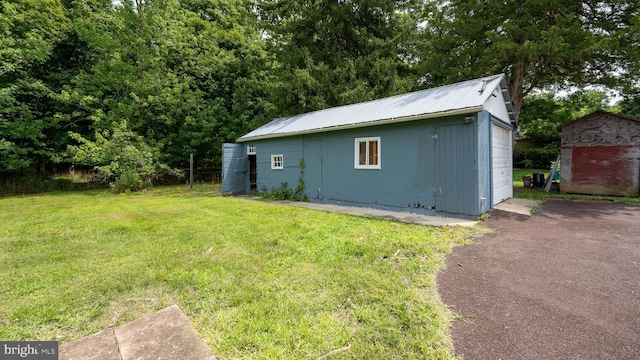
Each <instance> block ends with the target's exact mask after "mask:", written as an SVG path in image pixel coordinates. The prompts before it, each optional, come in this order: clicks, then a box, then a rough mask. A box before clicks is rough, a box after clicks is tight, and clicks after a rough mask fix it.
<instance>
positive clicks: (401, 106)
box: [238, 74, 516, 142]
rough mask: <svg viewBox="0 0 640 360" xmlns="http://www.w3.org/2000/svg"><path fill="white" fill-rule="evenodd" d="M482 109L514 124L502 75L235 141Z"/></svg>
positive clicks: (292, 119)
mask: <svg viewBox="0 0 640 360" xmlns="http://www.w3.org/2000/svg"><path fill="white" fill-rule="evenodd" d="M483 110H487V111H489V112H490V113H492V115H494V116H495V117H497V118H498V119H500V120H502V121H504V122H505V123H511V124H514V125H515V124H516V117H515V114H514V112H513V106H512V104H511V97H510V95H509V90H508V87H507V82H506V80H505V76H504V74H499V75H493V76H489V77H484V78H479V79H474V80H469V81H464V82H460V83H456V84H452V85H446V86H440V87H437V88H433V89H427V90H422V91H416V92H412V93H408V94H402V95H396V96H392V97H388V98H384V99H379V100H373V101H367V102H363V103H358V104H352V105H345V106H339V107H334V108H329V109H324V110H319V111H314V112H310V113H306V114H300V115H294V116H289V117H283V118H278V119H275V120H273V121H271V122H269V123H267V124H265V125H263V126H261V127H259V128H257V129H256V130H254V131H252V132H250V133H248V134H246V135H244V136H242V137H240V138H239V139H238V141H239V142H245V141H251V140H259V139H268V138H276V137H283V136H291V135H300V134H310V133H318V132H325V131H331V130H341V129H349V128H356V127H365V126H371V125H381V124H388V123H395V122H404V121H411V120H420V119H428V118H434V117H441V116H447V115H457V114H468V113H474V112H479V111H483Z"/></svg>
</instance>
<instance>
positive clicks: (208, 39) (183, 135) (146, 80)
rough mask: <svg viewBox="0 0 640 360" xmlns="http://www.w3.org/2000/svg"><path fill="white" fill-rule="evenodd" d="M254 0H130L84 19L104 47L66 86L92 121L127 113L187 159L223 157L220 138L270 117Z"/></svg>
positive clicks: (149, 136)
mask: <svg viewBox="0 0 640 360" xmlns="http://www.w3.org/2000/svg"><path fill="white" fill-rule="evenodd" d="M250 5H251V2H250V1H238V2H224V1H218V0H190V1H178V0H157V1H146V2H136V3H135V4H134V3H133V2H132V1H123V2H122V5H121V6H119V7H117V8H116V9H115V10H114V11H105V12H103V13H96V14H93V16H89V17H86V18H84V19H82V21H83V23H82V24H79V25H78V28H79V29H80V30H79V33H80V37H81V39H83V40H84V41H86V42H87V43H88V44H90V46H91V47H93V48H94V49H95V51H96V57H97V61H96V63H95V65H94V66H92V68H91V70H90V71H88V72H86V73H84V74H82V75H80V76H78V77H77V78H76V79H74V86H72V87H69V88H68V89H67V90H66V91H67V92H68V94H69V98H71V99H83V101H84V103H85V104H87V106H88V107H89V108H90V109H91V114H90V117H91V119H92V121H93V124H92V126H93V127H94V128H96V129H110V128H112V127H113V126H114V124H118V123H119V122H121V121H122V120H123V119H125V120H127V122H128V126H129V128H130V130H131V131H134V132H136V133H137V134H140V135H141V136H143V137H144V139H145V141H146V142H147V143H148V144H149V145H150V146H152V147H154V148H158V149H160V150H161V154H162V155H161V157H162V158H161V160H162V161H163V162H167V163H170V164H175V165H179V164H180V163H181V162H182V163H184V162H186V160H187V159H188V158H189V154H190V153H194V154H195V155H196V158H200V159H202V160H203V161H205V162H217V161H219V158H220V152H221V143H222V142H225V141H235V139H237V138H238V137H239V136H241V135H242V134H243V133H244V132H246V131H248V129H249V128H250V127H251V126H252V124H253V122H254V121H257V122H263V121H264V120H261V119H262V117H264V116H267V115H266V114H267V113H268V108H269V104H268V102H265V101H264V100H263V99H264V98H265V97H266V96H265V95H264V94H263V92H264V90H263V87H264V84H265V83H266V80H265V77H266V75H265V69H266V68H267V67H268V66H269V62H268V61H266V54H265V52H264V49H263V48H262V46H261V41H260V38H259V33H258V31H257V29H256V27H255V20H254V21H253V23H252V20H251V16H252V15H251V14H252V13H251V12H250Z"/></svg>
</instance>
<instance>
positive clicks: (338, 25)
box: [258, 0, 421, 115]
mask: <svg viewBox="0 0 640 360" xmlns="http://www.w3.org/2000/svg"><path fill="white" fill-rule="evenodd" d="M420 3H421V2H419V1H413V0H410V1H407V0H404V1H393V0H345V1H335V0H331V1H330V0H310V1H298V0H277V1H276V0H263V1H260V2H258V13H259V15H260V19H261V26H263V28H264V31H265V37H266V38H267V39H268V40H269V41H270V45H271V48H270V49H271V52H272V53H273V54H275V58H276V69H275V74H276V77H277V79H276V81H275V82H274V94H275V102H276V103H277V105H278V108H279V113H280V114H281V115H288V114H295V113H303V112H308V111H312V110H318V109H323V108H327V107H332V106H338V105H344V104H351V103H356V102H361V101H365V100H371V99H375V98H380V97H385V96H389V95H394V94H397V93H402V92H406V91H407V90H410V89H411V88H412V87H413V86H414V85H415V83H416V82H415V76H414V73H413V72H412V69H411V61H412V60H413V59H412V55H411V52H410V49H411V47H412V41H414V40H415V38H414V37H413V35H415V34H416V30H417V21H418V18H417V16H415V11H413V10H414V9H415V8H416V7H418V6H419V4H420Z"/></svg>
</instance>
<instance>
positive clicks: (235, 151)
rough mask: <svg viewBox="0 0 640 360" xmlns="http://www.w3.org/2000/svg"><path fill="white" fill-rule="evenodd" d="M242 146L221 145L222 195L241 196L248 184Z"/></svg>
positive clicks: (245, 158)
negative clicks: (228, 193) (229, 193)
mask: <svg viewBox="0 0 640 360" xmlns="http://www.w3.org/2000/svg"><path fill="white" fill-rule="evenodd" d="M244 148H245V147H244V145H241V144H229V143H225V144H222V193H223V194H224V193H226V192H231V193H233V194H243V193H245V192H247V186H248V184H249V178H248V172H247V171H248V169H249V168H248V166H247V165H248V163H247V157H246V155H245V152H244Z"/></svg>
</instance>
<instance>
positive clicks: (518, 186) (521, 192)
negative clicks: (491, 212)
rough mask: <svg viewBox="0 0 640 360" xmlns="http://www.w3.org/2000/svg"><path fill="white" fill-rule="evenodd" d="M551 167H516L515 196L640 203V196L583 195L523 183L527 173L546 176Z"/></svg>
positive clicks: (514, 172)
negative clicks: (557, 191) (537, 187)
mask: <svg viewBox="0 0 640 360" xmlns="http://www.w3.org/2000/svg"><path fill="white" fill-rule="evenodd" d="M549 171H550V170H549V169H546V170H545V169H514V170H513V196H514V197H519V198H528V199H534V200H541V201H544V200H548V199H565V200H596V201H611V202H618V203H625V204H630V205H639V206H640V198H639V197H630V196H606V195H581V194H564V193H554V192H546V191H544V189H532V188H525V187H524V184H523V183H522V177H523V176H525V175H532V174H533V173H543V174H544V176H545V178H546V177H547V176H548V175H549ZM560 190H562V184H560Z"/></svg>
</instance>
